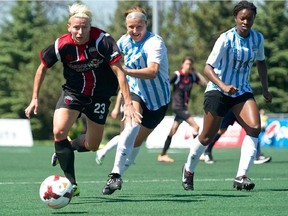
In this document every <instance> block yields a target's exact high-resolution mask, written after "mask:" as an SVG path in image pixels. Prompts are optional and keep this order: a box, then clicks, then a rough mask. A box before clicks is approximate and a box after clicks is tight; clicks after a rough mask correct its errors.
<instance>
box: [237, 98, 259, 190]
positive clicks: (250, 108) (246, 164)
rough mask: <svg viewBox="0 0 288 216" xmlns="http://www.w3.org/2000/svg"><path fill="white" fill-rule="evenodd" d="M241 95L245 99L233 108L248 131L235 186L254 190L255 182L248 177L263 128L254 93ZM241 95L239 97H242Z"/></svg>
mask: <svg viewBox="0 0 288 216" xmlns="http://www.w3.org/2000/svg"><path fill="white" fill-rule="evenodd" d="M240 97H241V98H244V99H245V98H246V99H245V101H244V102H241V103H239V104H236V105H235V106H233V107H232V110H233V112H234V114H235V116H236V118H237V119H238V122H239V124H240V125H241V126H242V127H243V128H244V130H245V131H246V136H245V137H244V140H243V143H242V147H241V156H240V161H239V166H238V171H237V175H236V178H235V180H234V183H233V187H234V188H236V189H237V190H242V189H245V190H252V189H253V188H254V186H255V184H254V183H253V182H251V180H250V179H249V178H248V177H247V173H248V171H249V168H250V166H251V164H252V163H253V161H254V158H255V155H256V148H257V143H258V136H259V133H260V129H261V123H260V115H259V111H258V107H257V104H256V102H255V100H254V98H253V95H252V94H250V93H246V94H244V95H243V96H240ZM240 97H239V99H241V98H240ZM244 99H243V100H244Z"/></svg>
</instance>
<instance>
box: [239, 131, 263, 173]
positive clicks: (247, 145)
mask: <svg viewBox="0 0 288 216" xmlns="http://www.w3.org/2000/svg"><path fill="white" fill-rule="evenodd" d="M257 143H258V138H256V137H251V136H248V135H246V136H245V137H244V140H243V143H242V147H241V156H240V161H239V166H238V172H237V175H236V177H238V176H243V175H246V173H247V172H248V170H249V168H250V166H251V164H252V163H253V161H254V158H255V155H256V151H257Z"/></svg>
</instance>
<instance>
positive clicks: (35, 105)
mask: <svg viewBox="0 0 288 216" xmlns="http://www.w3.org/2000/svg"><path fill="white" fill-rule="evenodd" d="M37 111H38V99H32V100H31V103H30V105H29V106H28V107H27V108H26V109H25V116H26V117H27V118H29V119H30V114H31V113H32V112H33V113H34V115H37Z"/></svg>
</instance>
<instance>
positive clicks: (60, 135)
mask: <svg viewBox="0 0 288 216" xmlns="http://www.w3.org/2000/svg"><path fill="white" fill-rule="evenodd" d="M53 135H54V137H55V139H58V140H63V139H66V137H67V134H66V133H65V132H64V130H62V129H59V128H53Z"/></svg>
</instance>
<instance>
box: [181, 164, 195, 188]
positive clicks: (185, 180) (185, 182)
mask: <svg viewBox="0 0 288 216" xmlns="http://www.w3.org/2000/svg"><path fill="white" fill-rule="evenodd" d="M193 177H194V173H191V172H189V171H186V170H185V165H184V166H183V168H182V186H183V188H184V190H194V187H193Z"/></svg>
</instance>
